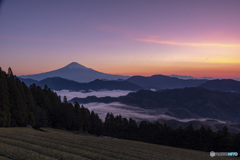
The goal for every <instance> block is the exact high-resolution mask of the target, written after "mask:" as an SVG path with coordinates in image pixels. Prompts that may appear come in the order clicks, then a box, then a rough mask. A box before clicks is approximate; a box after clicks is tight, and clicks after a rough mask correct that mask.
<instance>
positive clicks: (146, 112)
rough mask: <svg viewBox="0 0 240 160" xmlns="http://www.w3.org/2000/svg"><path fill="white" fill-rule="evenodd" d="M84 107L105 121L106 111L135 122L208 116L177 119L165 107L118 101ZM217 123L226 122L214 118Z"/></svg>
mask: <svg viewBox="0 0 240 160" xmlns="http://www.w3.org/2000/svg"><path fill="white" fill-rule="evenodd" d="M84 107H85V108H88V109H89V110H90V111H94V112H95V113H97V114H98V115H99V117H100V118H101V119H102V120H103V121H105V117H106V115H107V113H113V115H114V116H117V115H120V114H121V116H122V117H123V118H132V119H134V120H136V121H137V122H141V121H143V120H147V121H150V122H155V121H157V120H159V119H164V120H171V119H173V120H177V121H180V122H189V121H196V120H198V121H208V120H209V119H208V118H199V119H179V118H175V117H172V116H168V115H166V114H165V111H166V109H162V108H161V109H159V108H158V109H144V108H141V107H137V106H130V105H126V104H122V103H119V102H113V103H109V104H106V103H87V104H84ZM215 122H217V123H226V122H224V121H220V120H215Z"/></svg>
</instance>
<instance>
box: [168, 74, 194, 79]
mask: <svg viewBox="0 0 240 160" xmlns="http://www.w3.org/2000/svg"><path fill="white" fill-rule="evenodd" d="M169 77H176V78H179V79H198V78H196V77H192V76H182V75H175V74H172V75H169Z"/></svg>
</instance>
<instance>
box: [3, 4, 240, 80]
mask: <svg viewBox="0 0 240 160" xmlns="http://www.w3.org/2000/svg"><path fill="white" fill-rule="evenodd" d="M239 15H240V0H198V1H197V0H181V1H180V0H175V1H172V0H155V1H153V0H135V1H134V0H125V1H123V0H121V1H113V0H108V1H106V0H101V1H99V0H95V1H91V0H85V1H83V0H82V1H81V0H64V1H63V0H41V1H36V0H21V1H19V0H7V1H4V2H3V4H2V6H1V11H0V67H2V69H3V70H5V71H6V70H7V68H8V67H11V68H12V69H13V73H14V74H16V75H26V74H34V73H41V72H47V71H51V70H55V69H58V68H61V67H63V66H65V65H67V64H69V63H70V62H73V61H74V62H78V63H80V64H82V65H84V66H86V67H89V68H92V69H95V70H98V71H101V72H105V73H111V74H123V75H130V76H131V75H153V74H166V75H169V74H179V75H192V76H195V77H202V76H212V77H222V78H227V77H228V78H240V20H239Z"/></svg>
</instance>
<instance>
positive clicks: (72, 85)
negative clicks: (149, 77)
mask: <svg viewBox="0 0 240 160" xmlns="http://www.w3.org/2000/svg"><path fill="white" fill-rule="evenodd" d="M20 80H21V81H22V82H24V83H25V84H26V85H27V86H30V85H31V84H33V83H35V84H36V85H38V86H40V87H42V88H44V86H45V85H47V86H48V87H49V88H51V89H52V90H57V91H59V90H63V89H65V90H71V91H81V90H85V91H88V90H94V91H97V90H131V91H138V90H140V89H142V87H141V86H138V85H136V84H134V83H131V82H128V81H116V80H111V81H110V80H99V79H96V80H94V81H91V82H89V83H79V82H76V81H73V80H68V79H64V78H61V77H51V78H46V79H43V80H41V81H37V80H32V79H22V78H20Z"/></svg>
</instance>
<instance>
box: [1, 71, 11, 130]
mask: <svg viewBox="0 0 240 160" xmlns="http://www.w3.org/2000/svg"><path fill="white" fill-rule="evenodd" d="M9 109H10V103H9V94H8V86H7V82H6V73H5V72H3V71H2V69H1V67H0V127H6V126H9V125H10V121H11V115H10V112H9Z"/></svg>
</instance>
